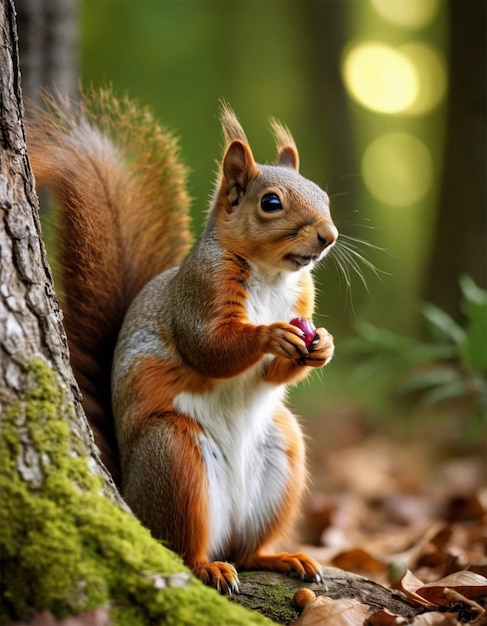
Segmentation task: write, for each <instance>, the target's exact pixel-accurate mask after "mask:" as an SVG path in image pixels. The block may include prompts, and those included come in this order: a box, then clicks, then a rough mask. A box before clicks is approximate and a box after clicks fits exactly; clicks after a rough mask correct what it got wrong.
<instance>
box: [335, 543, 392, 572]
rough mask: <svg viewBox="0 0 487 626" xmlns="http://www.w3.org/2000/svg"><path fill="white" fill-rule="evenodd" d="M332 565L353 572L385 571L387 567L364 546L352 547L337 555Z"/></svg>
mask: <svg viewBox="0 0 487 626" xmlns="http://www.w3.org/2000/svg"><path fill="white" fill-rule="evenodd" d="M331 563H332V565H334V566H335V567H339V568H341V569H344V570H347V571H352V572H357V571H359V572H371V573H372V572H384V571H385V570H386V569H387V567H386V565H385V564H384V563H381V562H380V561H379V560H378V559H376V558H375V557H374V556H373V555H372V554H370V553H369V552H367V551H366V550H363V549H362V548H352V549H350V550H345V551H343V552H340V553H339V554H337V555H335V556H334V557H333V559H332V561H331Z"/></svg>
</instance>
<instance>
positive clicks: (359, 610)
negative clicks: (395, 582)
mask: <svg viewBox="0 0 487 626" xmlns="http://www.w3.org/2000/svg"><path fill="white" fill-rule="evenodd" d="M369 613H370V609H369V607H368V606H367V605H366V604H361V603H360V602H359V601H358V600H354V599H352V598H342V599H341V600H332V599H331V598H329V597H328V596H320V597H319V598H316V600H313V602H310V603H309V604H307V605H306V607H305V608H304V611H303V614H302V615H301V617H300V618H299V619H298V620H296V621H295V622H294V625H295V626H363V624H364V620H365V618H366V617H367V616H368V615H369Z"/></svg>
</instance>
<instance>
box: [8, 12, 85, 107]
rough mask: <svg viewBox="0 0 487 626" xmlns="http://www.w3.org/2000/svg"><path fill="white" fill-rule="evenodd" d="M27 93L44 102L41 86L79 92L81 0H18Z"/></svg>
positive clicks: (68, 93)
mask: <svg viewBox="0 0 487 626" xmlns="http://www.w3.org/2000/svg"><path fill="white" fill-rule="evenodd" d="M16 9H17V23H18V29H19V34H20V41H19V46H20V66H21V69H22V91H23V93H24V96H26V97H27V98H29V99H30V100H33V101H34V102H36V103H37V104H42V103H41V90H42V89H46V88H47V89H49V91H51V92H52V91H59V93H62V94H64V95H65V96H68V97H69V98H70V100H75V99H76V98H77V96H78V76H79V59H78V56H79V54H78V50H79V47H78V39H79V36H78V13H79V1H78V0H47V1H46V0H17V1H16Z"/></svg>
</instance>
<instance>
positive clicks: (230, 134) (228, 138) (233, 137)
mask: <svg viewBox="0 0 487 626" xmlns="http://www.w3.org/2000/svg"><path fill="white" fill-rule="evenodd" d="M220 123H221V125H222V130H223V135H224V137H225V143H226V145H227V146H228V145H229V144H230V143H231V142H232V141H241V142H242V143H246V144H247V145H248V143H249V142H248V139H247V137H246V135H245V132H244V129H243V128H242V126H241V124H240V122H239V121H238V119H237V116H236V115H235V113H234V112H233V110H232V109H231V107H230V106H229V105H228V104H227V103H226V102H223V101H222V102H220Z"/></svg>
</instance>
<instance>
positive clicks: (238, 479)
mask: <svg viewBox="0 0 487 626" xmlns="http://www.w3.org/2000/svg"><path fill="white" fill-rule="evenodd" d="M252 369H253V371H252V372H249V371H247V372H246V373H245V374H243V375H241V376H239V377H237V378H238V380H236V379H235V378H234V379H232V380H230V381H219V383H218V384H217V385H216V387H215V388H214V389H212V391H210V392H207V393H205V394H202V395H196V394H191V393H187V392H184V393H181V394H180V395H179V396H177V397H176V399H175V406H176V407H177V409H178V410H179V411H181V412H182V413H183V414H185V415H189V416H191V417H192V418H193V419H195V420H196V421H197V422H198V423H199V424H201V426H202V427H203V430H204V434H203V435H202V436H201V438H200V445H201V450H202V454H203V457H204V460H205V464H206V471H207V475H208V498H209V515H210V519H209V523H210V546H211V547H210V553H211V558H213V559H216V558H222V557H223V555H224V554H225V551H226V547H227V545H228V541H229V539H230V537H234V538H235V537H238V538H239V539H240V540H241V542H242V543H243V544H245V537H247V536H248V537H250V536H255V535H256V534H258V533H259V531H260V529H262V527H263V525H265V523H266V521H267V520H268V519H269V517H271V516H272V514H273V512H275V510H276V509H277V508H278V506H279V503H280V501H281V498H282V494H283V489H284V486H285V484H286V482H287V479H288V472H289V468H288V462H287V456H286V452H285V447H284V441H283V439H282V436H281V433H280V431H279V430H278V429H277V428H276V427H275V426H274V423H273V420H272V418H273V414H274V410H275V408H276V405H277V404H278V403H279V402H280V400H281V398H282V396H283V392H284V389H283V388H281V387H274V386H271V385H268V384H266V383H263V382H262V381H258V380H257V378H256V371H255V370H256V368H252ZM259 378H260V376H259Z"/></svg>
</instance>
